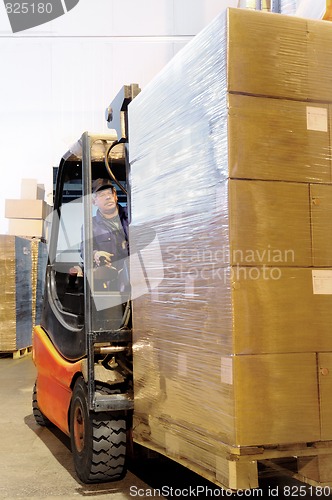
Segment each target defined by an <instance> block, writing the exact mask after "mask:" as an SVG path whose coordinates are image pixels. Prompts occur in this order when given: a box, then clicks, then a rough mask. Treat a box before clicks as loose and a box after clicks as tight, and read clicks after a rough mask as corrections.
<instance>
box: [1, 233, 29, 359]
mask: <svg viewBox="0 0 332 500" xmlns="http://www.w3.org/2000/svg"><path fill="white" fill-rule="evenodd" d="M0 275H1V286H0V296H1V300H0V318H1V321H0V325H1V327H0V351H10V352H11V351H16V350H19V349H23V348H25V347H28V346H30V345H31V331H32V283H31V281H32V261H31V241H30V240H28V239H26V238H20V237H17V236H7V235H0Z"/></svg>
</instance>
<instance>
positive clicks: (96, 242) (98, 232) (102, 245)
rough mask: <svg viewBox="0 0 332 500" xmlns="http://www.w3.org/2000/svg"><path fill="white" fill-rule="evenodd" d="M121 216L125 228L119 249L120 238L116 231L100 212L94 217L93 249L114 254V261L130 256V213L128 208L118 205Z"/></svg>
mask: <svg viewBox="0 0 332 500" xmlns="http://www.w3.org/2000/svg"><path fill="white" fill-rule="evenodd" d="M118 211H119V218H120V221H121V225H122V228H123V233H122V232H121V233H122V235H121V236H122V238H121V240H122V245H121V246H120V249H119V239H118V240H117V238H116V236H115V234H114V232H112V231H111V230H110V229H109V228H108V227H107V225H106V223H105V219H104V218H103V216H102V215H101V213H100V212H99V210H98V211H97V214H96V215H95V216H94V217H92V231H93V250H100V251H104V252H108V253H111V254H113V255H114V257H113V258H112V261H118V260H120V259H125V258H126V257H127V256H128V215H127V210H126V209H125V208H123V207H122V206H121V205H118Z"/></svg>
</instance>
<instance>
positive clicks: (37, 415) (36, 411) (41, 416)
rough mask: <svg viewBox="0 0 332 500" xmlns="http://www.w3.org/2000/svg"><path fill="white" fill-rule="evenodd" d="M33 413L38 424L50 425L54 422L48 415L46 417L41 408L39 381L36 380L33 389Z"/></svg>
mask: <svg viewBox="0 0 332 500" xmlns="http://www.w3.org/2000/svg"><path fill="white" fill-rule="evenodd" d="M32 413H33V416H34V417H35V420H36V422H37V424H38V425H41V426H42V427H49V426H50V425H52V422H51V421H50V420H49V419H48V418H47V417H45V415H44V414H43V413H42V412H41V411H40V409H39V406H38V401H37V382H35V385H34V386H33V391H32Z"/></svg>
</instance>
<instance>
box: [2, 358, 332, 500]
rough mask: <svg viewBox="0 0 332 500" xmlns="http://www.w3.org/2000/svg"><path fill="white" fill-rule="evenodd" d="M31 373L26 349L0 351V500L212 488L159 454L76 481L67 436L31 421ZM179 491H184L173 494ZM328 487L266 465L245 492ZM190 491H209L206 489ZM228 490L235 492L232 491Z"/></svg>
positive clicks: (280, 493)
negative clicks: (98, 478) (110, 478)
mask: <svg viewBox="0 0 332 500" xmlns="http://www.w3.org/2000/svg"><path fill="white" fill-rule="evenodd" d="M35 375H36V370H35V367H34V364H33V362H32V358H31V354H29V355H28V356H26V357H23V358H21V359H17V360H16V359H12V357H3V356H2V355H1V354H0V400H1V406H0V499H1V500H2V499H16V500H17V499H21V500H27V499H29V500H33V499H36V500H37V499H40V500H47V499H51V500H56V499H66V500H73V499H77V498H80V497H89V498H93V499H99V498H100V499H104V500H106V499H112V500H124V499H132V498H135V497H136V498H143V499H145V498H151V497H154V498H166V497H161V496H159V495H158V493H157V494H156V493H155V492H154V489H155V488H157V489H161V488H162V487H163V486H164V485H165V486H166V487H167V488H168V491H171V488H173V491H174V493H173V494H169V495H168V497H167V498H170V499H172V498H188V494H185V493H186V489H188V488H189V487H192V488H197V487H198V486H199V487H200V488H202V487H205V488H210V490H211V489H212V490H214V489H215V488H216V486H215V485H213V484H211V483H209V482H208V481H205V480H204V479H203V478H202V477H200V476H198V475H197V474H194V473H193V472H191V471H189V470H188V469H186V468H184V467H181V466H180V465H179V464H176V463H175V462H173V461H172V460H168V459H166V458H164V457H161V456H159V457H157V458H155V459H154V460H145V459H143V460H142V459H138V460H136V461H135V462H134V463H133V464H132V465H131V467H130V470H129V471H128V473H127V476H126V478H125V479H124V480H122V481H119V482H115V483H105V484H96V485H85V484H83V483H81V482H80V481H79V480H78V479H77V477H76V475H75V471H74V467H73V461H72V455H71V451H70V441H69V438H67V437H66V436H65V435H64V434H62V433H61V432H60V431H59V430H57V429H56V428H49V429H48V428H45V427H44V428H43V427H40V426H38V425H37V424H36V423H35V420H34V417H33V415H32V408H31V395H32V388H33V384H34V381H35ZM175 490H176V491H177V493H176V492H175ZM179 491H183V492H184V494H183V495H182V494H179ZM276 492H277V494H276ZM331 492H332V488H330V489H325V490H323V491H321V490H319V489H318V490H315V489H310V487H309V486H308V485H304V484H303V483H300V482H298V481H296V480H294V479H291V478H289V477H286V476H282V475H278V474H277V473H276V472H275V471H273V470H269V469H267V470H262V471H261V475H260V487H259V489H258V490H256V491H255V492H254V491H253V490H251V491H250V492H249V494H247V495H246V496H253V497H259V498H266V497H269V496H270V497H272V496H275V497H277V498H279V499H282V498H288V499H289V497H293V496H295V497H298V496H301V497H302V498H320V499H322V498H332V496H331V495H330V494H331ZM247 493H248V492H247ZM190 496H194V497H196V498H197V497H199V498H206V497H207V496H209V497H211V495H206V494H192V495H190ZM214 496H218V497H221V496H229V495H225V493H224V494H220V495H214ZM233 496H235V497H236V496H240V495H237V494H236V493H235V494H234V495H233ZM242 497H243V494H242Z"/></svg>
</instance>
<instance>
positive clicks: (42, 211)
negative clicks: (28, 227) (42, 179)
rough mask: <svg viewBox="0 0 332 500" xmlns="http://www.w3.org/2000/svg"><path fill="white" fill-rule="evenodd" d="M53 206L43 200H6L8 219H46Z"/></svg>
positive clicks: (6, 215)
mask: <svg viewBox="0 0 332 500" xmlns="http://www.w3.org/2000/svg"><path fill="white" fill-rule="evenodd" d="M51 210H52V207H51V206H50V205H48V204H47V203H46V202H45V201H43V200H8V199H7V200H5V217H7V218H8V219H46V217H47V216H48V215H49V214H50V213H51Z"/></svg>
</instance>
